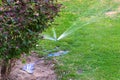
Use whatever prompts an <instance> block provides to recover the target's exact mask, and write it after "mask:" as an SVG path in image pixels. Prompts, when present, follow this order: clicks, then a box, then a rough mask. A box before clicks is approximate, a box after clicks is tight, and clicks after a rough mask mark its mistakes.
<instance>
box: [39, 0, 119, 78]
mask: <svg viewBox="0 0 120 80" xmlns="http://www.w3.org/2000/svg"><path fill="white" fill-rule="evenodd" d="M60 2H61V3H62V4H63V6H65V7H64V8H63V9H62V11H61V12H60V17H57V18H56V20H55V22H54V23H53V24H58V25H53V26H52V27H54V28H55V30H56V35H57V36H58V35H61V34H62V33H63V32H64V31H65V30H67V29H68V28H69V27H71V26H72V25H73V24H74V23H76V22H77V24H76V25H75V26H74V27H76V26H77V27H80V26H81V25H82V24H83V23H86V22H87V21H89V20H90V19H91V18H92V17H95V19H96V20H95V22H93V23H91V24H89V25H86V26H84V27H82V28H80V29H78V30H76V31H75V32H73V33H72V34H70V35H69V36H67V37H65V38H63V39H61V40H60V41H50V40H42V41H39V44H40V45H41V46H42V48H43V50H44V49H45V50H52V49H54V48H55V47H56V46H59V47H60V49H62V50H69V51H70V52H69V54H66V55H63V56H60V57H56V59H57V61H58V63H57V64H56V69H55V70H56V73H57V74H58V78H59V79H60V80H120V15H119V14H117V15H115V16H113V17H109V16H107V15H105V13H106V12H108V11H114V10H117V7H118V4H119V3H116V2H114V0H90V1H88V0H61V1H60ZM78 18H79V19H80V21H78V20H77V19H78ZM99 18H100V19H99ZM76 20H77V21H76ZM43 34H44V33H43ZM45 34H49V35H51V36H53V33H52V29H51V28H49V29H48V30H46V32H45ZM42 52H43V51H41V52H40V54H41V53H42ZM44 54H47V53H44ZM79 70H80V72H79Z"/></svg>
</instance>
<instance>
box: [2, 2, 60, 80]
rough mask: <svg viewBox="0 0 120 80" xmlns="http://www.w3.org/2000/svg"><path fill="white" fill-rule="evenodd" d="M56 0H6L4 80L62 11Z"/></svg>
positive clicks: (3, 3) (6, 79) (3, 44)
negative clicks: (18, 60)
mask: <svg viewBox="0 0 120 80" xmlns="http://www.w3.org/2000/svg"><path fill="white" fill-rule="evenodd" d="M60 6H61V5H60V4H58V3H57V2H56V0H3V1H2V4H1V5H0V59H1V63H2V64H1V77H2V80H8V79H9V74H10V72H11V69H12V67H13V66H14V65H15V62H16V60H17V59H18V58H20V56H21V55H22V54H23V53H26V54H27V53H29V51H30V49H31V48H32V47H35V45H36V42H37V40H38V39H39V34H40V33H41V32H42V31H43V30H44V29H45V28H47V27H48V26H49V25H50V24H51V22H53V21H54V17H55V16H56V15H57V14H58V12H59V10H60Z"/></svg>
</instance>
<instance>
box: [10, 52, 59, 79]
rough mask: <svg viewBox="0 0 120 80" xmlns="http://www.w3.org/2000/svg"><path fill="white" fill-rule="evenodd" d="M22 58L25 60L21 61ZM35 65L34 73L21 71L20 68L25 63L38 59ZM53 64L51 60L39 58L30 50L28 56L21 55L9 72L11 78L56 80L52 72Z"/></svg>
mask: <svg viewBox="0 0 120 80" xmlns="http://www.w3.org/2000/svg"><path fill="white" fill-rule="evenodd" d="M23 59H24V60H25V61H26V62H25V63H22V62H21V61H23ZM38 60H39V62H37V64H36V65H35V69H34V73H33V74H29V73H28V72H26V71H23V70H22V68H23V66H24V65H25V64H29V63H34V62H35V61H38ZM54 65H55V64H53V61H52V60H49V61H48V60H45V59H44V58H39V56H38V55H37V54H36V53H34V52H32V54H31V55H30V56H26V57H25V56H24V57H23V56H22V58H21V59H19V60H18V61H17V62H16V65H15V67H14V68H13V69H12V72H11V75H10V77H11V80H56V78H57V77H56V74H55V72H54Z"/></svg>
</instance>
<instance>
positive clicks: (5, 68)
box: [1, 60, 9, 80]
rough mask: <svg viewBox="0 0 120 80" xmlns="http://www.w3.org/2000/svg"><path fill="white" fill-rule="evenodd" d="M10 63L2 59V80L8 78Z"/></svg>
mask: <svg viewBox="0 0 120 80" xmlns="http://www.w3.org/2000/svg"><path fill="white" fill-rule="evenodd" d="M8 64H9V61H6V60H3V61H2V66H1V80H8V76H9V74H8V67H9V66H8Z"/></svg>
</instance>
